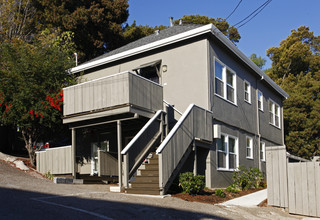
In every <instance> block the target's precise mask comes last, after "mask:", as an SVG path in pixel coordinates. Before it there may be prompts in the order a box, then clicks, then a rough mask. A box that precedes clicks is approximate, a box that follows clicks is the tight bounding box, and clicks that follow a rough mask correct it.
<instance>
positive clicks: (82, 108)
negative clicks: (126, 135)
mask: <svg viewBox="0 0 320 220" xmlns="http://www.w3.org/2000/svg"><path fill="white" fill-rule="evenodd" d="M162 100H163V92H162V86H160V85H159V84H157V83H154V82H152V81H150V80H147V79H144V78H142V77H140V76H138V75H137V74H134V73H131V72H124V73H119V74H115V75H112V76H108V77H103V78H100V79H96V80H92V81H89V82H85V83H81V84H78V85H75V86H70V87H67V88H64V108H63V114H64V116H68V115H73V114H78V113H87V112H91V111H94V110H101V109H104V108H109V107H114V106H120V105H124V104H131V105H134V106H138V107H141V108H144V109H147V110H151V111H156V110H159V109H162Z"/></svg>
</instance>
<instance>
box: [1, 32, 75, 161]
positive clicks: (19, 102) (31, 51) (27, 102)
mask: <svg viewBox="0 0 320 220" xmlns="http://www.w3.org/2000/svg"><path fill="white" fill-rule="evenodd" d="M71 36H72V34H71V33H63V34H59V32H57V31H55V32H50V31H46V32H43V33H42V34H41V35H40V36H37V37H35V38H34V40H33V42H32V44H30V43H26V42H24V41H21V40H17V39H14V40H12V42H10V43H8V42H5V43H2V44H1V45H0V49H1V50H0V66H1V69H0V82H1V83H0V120H1V121H2V123H3V124H5V125H13V126H17V127H19V128H20V130H21V132H22V136H23V139H24V142H25V147H26V149H27V151H28V154H29V157H30V161H31V163H32V164H33V165H34V161H35V151H34V149H33V146H34V145H35V143H36V142H37V140H38V138H39V137H41V136H42V135H45V134H46V133H47V132H48V131H51V130H55V129H56V128H58V127H59V126H60V125H61V117H62V102H63V93H62V88H63V87H65V86H67V85H68V84H71V83H73V82H74V80H73V79H72V78H70V76H69V74H68V73H67V72H66V69H68V68H70V67H71V66H72V59H70V54H68V53H67V52H68V51H66V50H65V49H64V48H72V46H73V44H72V40H71V39H69V38H70V37H71ZM66 43H67V44H68V45H66Z"/></svg>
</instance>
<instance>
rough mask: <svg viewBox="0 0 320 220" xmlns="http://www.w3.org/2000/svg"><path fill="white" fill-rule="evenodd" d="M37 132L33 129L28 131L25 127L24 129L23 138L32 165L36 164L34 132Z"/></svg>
mask: <svg viewBox="0 0 320 220" xmlns="http://www.w3.org/2000/svg"><path fill="white" fill-rule="evenodd" d="M34 133H35V132H34V131H33V132H32V131H28V130H25V129H22V136H23V140H24V143H25V148H26V149H27V151H28V154H29V158H30V163H31V165H32V166H35V158H36V152H35V150H36V149H34V148H33V146H34V141H33V140H34V139H35V138H34V135H33V134H34Z"/></svg>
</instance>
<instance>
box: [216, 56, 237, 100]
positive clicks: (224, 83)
mask: <svg viewBox="0 0 320 220" xmlns="http://www.w3.org/2000/svg"><path fill="white" fill-rule="evenodd" d="M214 74H215V94H217V95H219V96H220V97H222V98H224V99H226V100H228V101H230V102H232V103H234V104H236V74H235V72H234V71H232V70H231V69H230V68H228V67H227V66H226V65H224V64H223V63H221V62H220V61H218V60H217V59H215V62H214Z"/></svg>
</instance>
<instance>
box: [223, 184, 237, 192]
mask: <svg viewBox="0 0 320 220" xmlns="http://www.w3.org/2000/svg"><path fill="white" fill-rule="evenodd" d="M226 191H227V192H231V193H236V192H238V190H237V189H236V188H235V187H234V186H233V185H230V186H228V187H227V188H226Z"/></svg>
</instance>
